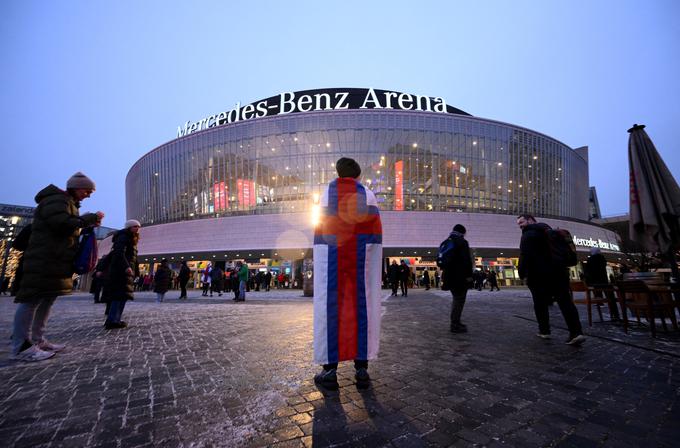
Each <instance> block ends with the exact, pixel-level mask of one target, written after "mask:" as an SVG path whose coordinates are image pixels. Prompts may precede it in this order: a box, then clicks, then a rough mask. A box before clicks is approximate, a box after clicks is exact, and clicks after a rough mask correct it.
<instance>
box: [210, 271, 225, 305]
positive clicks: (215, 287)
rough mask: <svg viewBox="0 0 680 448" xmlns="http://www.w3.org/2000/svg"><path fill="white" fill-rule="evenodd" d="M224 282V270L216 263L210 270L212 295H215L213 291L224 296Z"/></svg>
mask: <svg viewBox="0 0 680 448" xmlns="http://www.w3.org/2000/svg"><path fill="white" fill-rule="evenodd" d="M222 283H224V271H223V270H222V268H221V267H220V266H219V265H217V264H216V265H215V267H214V268H213V270H212V271H211V272H210V297H212V296H213V292H216V293H217V295H218V296H219V297H222V289H223V288H222Z"/></svg>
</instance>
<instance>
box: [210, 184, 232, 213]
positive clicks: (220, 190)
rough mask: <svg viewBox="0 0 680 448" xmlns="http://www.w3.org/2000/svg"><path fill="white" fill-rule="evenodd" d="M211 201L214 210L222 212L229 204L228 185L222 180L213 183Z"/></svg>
mask: <svg viewBox="0 0 680 448" xmlns="http://www.w3.org/2000/svg"><path fill="white" fill-rule="evenodd" d="M213 203H214V205H215V211H216V212H223V211H225V210H226V209H227V207H228V206H229V187H228V186H227V185H226V184H225V183H224V182H215V184H214V185H213Z"/></svg>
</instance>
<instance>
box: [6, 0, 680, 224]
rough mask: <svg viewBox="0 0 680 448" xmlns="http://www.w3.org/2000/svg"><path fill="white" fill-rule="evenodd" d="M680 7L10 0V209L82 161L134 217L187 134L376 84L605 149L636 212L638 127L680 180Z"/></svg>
mask: <svg viewBox="0 0 680 448" xmlns="http://www.w3.org/2000/svg"><path fill="white" fill-rule="evenodd" d="M679 17H680V2H678V1H674V0H668V1H654V0H651V1H650V0H645V1H621V0H616V1H597V0H587V1H581V0H568V1H566V0H565V1H544V0H536V1H517V0H513V1H466V2H463V1H441V2H435V1H418V2H416V1H413V0H411V1H404V2H401V1H394V0H391V1H386V2H373V1H365V0H364V1H361V2H355V1H338V2H327V1H326V2H320V1H310V2H294V1H248V2H246V1H243V2H240V6H239V5H237V4H236V2H226V1H215V2H208V1H192V2H173V1H167V0H165V1H142V0H137V1H108V2H107V1H103V0H102V1H68V0H62V1H33V0H22V1H13V0H9V1H4V2H3V13H2V15H0V57H1V60H2V70H0V119H1V122H2V125H3V126H2V127H3V129H2V139H1V140H0V141H1V142H2V143H0V144H1V145H2V146H1V148H2V178H3V187H2V192H1V193H0V202H1V203H9V204H19V205H33V204H34V201H33V197H34V195H35V193H36V192H37V191H38V190H40V189H41V188H43V187H45V186H46V185H48V184H49V183H54V184H56V185H58V186H62V187H63V186H65V182H66V179H68V177H70V176H71V174H73V173H74V172H75V171H78V170H80V171H83V172H84V173H86V174H87V175H89V176H90V177H91V178H92V179H94V180H95V182H96V183H97V191H96V192H95V194H94V195H93V196H92V198H91V199H88V200H86V201H85V202H84V204H83V208H82V209H81V211H93V210H102V211H104V212H105V213H106V214H107V217H106V218H105V220H104V225H106V226H109V227H121V226H122V225H123V223H124V221H125V219H126V217H125V176H126V175H127V172H128V170H129V169H130V167H131V166H132V164H133V163H134V162H135V161H137V160H138V159H139V158H140V157H141V156H142V155H144V154H145V153H147V152H148V151H150V150H151V149H153V148H155V147H157V146H159V145H161V144H163V143H165V142H167V141H169V140H172V139H173V138H175V137H176V133H177V126H178V125H179V124H182V123H184V122H185V121H187V120H192V121H194V120H197V119H201V118H203V117H207V116H209V115H212V114H213V113H216V112H221V111H223V110H230V109H232V108H233V107H234V105H235V104H236V102H237V101H240V102H241V104H247V103H250V102H254V101H256V100H259V99H263V98H267V97H269V96H273V95H277V94H279V93H281V92H285V91H296V90H306V89H315V88H324V87H364V88H368V87H373V88H379V89H388V90H396V91H402V92H408V93H414V94H421V95H428V96H439V97H442V98H444V99H445V100H446V102H447V104H449V105H451V106H454V107H457V108H460V109H462V110H464V111H466V112H468V113H470V114H472V115H475V116H478V117H483V118H490V119H495V120H499V121H503V122H507V123H512V124H516V125H520V126H524V127H527V128H530V129H533V130H535V131H539V132H542V133H544V134H547V135H549V136H551V137H554V138H556V139H558V140H560V141H562V142H563V143H565V144H567V145H569V146H571V147H573V148H574V147H579V146H583V145H588V146H589V147H590V184H591V185H594V186H595V187H597V191H598V195H599V199H600V206H601V208H602V212H603V214H604V215H611V214H618V213H625V212H627V211H628V165H627V145H628V133H627V132H626V131H627V129H628V128H629V127H630V126H631V125H632V124H633V123H643V124H646V125H647V128H646V130H647V132H648V134H649V135H650V137H651V138H652V140H653V141H654V143H655V145H656V147H657V149H658V150H659V152H660V153H661V156H662V157H663V159H664V160H665V161H666V164H667V165H668V167H669V168H670V170H671V172H672V173H673V174H674V175H675V177H676V179H677V178H679V177H680V148H679V146H680V26H678V18H679Z"/></svg>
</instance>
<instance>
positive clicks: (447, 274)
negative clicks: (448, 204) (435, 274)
mask: <svg viewBox="0 0 680 448" xmlns="http://www.w3.org/2000/svg"><path fill="white" fill-rule="evenodd" d="M465 232H466V230H465V227H464V226H463V225H462V224H456V225H455V226H453V231H452V232H451V234H450V235H449V238H448V239H450V240H451V241H452V242H453V250H452V251H451V252H450V253H449V254H448V256H447V259H446V262H445V263H446V268H445V269H444V271H443V273H442V279H443V281H444V285H445V287H446V288H448V289H449V290H450V291H451V296H452V298H453V303H452V305H451V333H465V332H467V326H466V325H465V324H463V323H462V322H461V321H460V319H461V316H462V314H463V307H464V306H465V299H466V296H467V291H468V288H469V287H470V285H471V284H472V264H473V263H472V256H471V255H470V245H469V244H468V242H467V241H466V240H465Z"/></svg>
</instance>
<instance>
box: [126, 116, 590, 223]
mask: <svg viewBox="0 0 680 448" xmlns="http://www.w3.org/2000/svg"><path fill="white" fill-rule="evenodd" d="M340 157H352V158H354V159H355V160H357V162H359V164H360V165H361V167H362V181H363V183H364V184H365V185H367V186H368V187H369V188H371V189H372V190H373V192H374V193H375V194H376V197H377V198H378V201H380V203H381V210H388V211H390V210H395V211H428V210H433V211H451V212H473V213H501V214H512V215H516V214H519V213H525V212H526V213H532V214H534V215H537V216H556V217H565V218H577V219H587V218H588V166H587V162H586V161H585V160H584V159H583V158H582V157H581V156H579V155H578V154H577V153H576V152H574V150H572V149H571V148H569V147H568V146H566V145H564V144H562V143H560V142H559V141H557V140H555V139H552V138H550V137H548V136H545V135H543V134H540V133H537V132H534V131H531V130H528V129H525V128H521V127H517V126H512V125H510V124H505V123H501V122H496V121H492V120H485V119H480V118H475V117H468V116H462V115H454V114H438V113H429V112H408V111H387V110H370V111H369V110H367V111H361V110H346V111H322V112H309V113H304V114H295V115H278V116H274V117H270V118H261V119H255V120H250V121H247V122H239V123H232V124H229V125H224V126H220V127H216V128H211V129H208V130H205V131H201V132H197V133H194V134H190V135H188V136H185V137H182V138H179V139H176V140H173V141H171V142H169V143H166V144H164V145H162V146H160V147H158V148H156V149H154V150H153V151H151V152H149V153H148V154H146V155H145V156H144V157H142V158H141V159H140V160H139V161H137V163H135V165H134V166H133V167H132V168H131V169H130V171H129V173H128V176H127V179H126V195H127V198H126V199H127V216H128V218H135V219H139V220H140V221H141V222H142V224H144V225H150V224H162V223H167V222H174V221H184V220H190V219H200V218H212V217H224V216H234V215H243V214H265V213H292V212H303V211H307V210H309V209H310V208H311V206H312V204H313V201H314V200H315V199H317V198H318V195H319V193H320V192H321V191H322V189H323V187H324V186H325V185H326V184H327V183H328V182H329V181H330V180H332V179H334V178H335V177H337V175H336V171H335V166H334V163H335V161H336V160H337V159H338V158H340Z"/></svg>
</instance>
